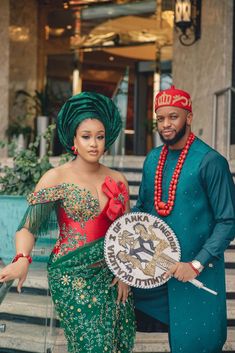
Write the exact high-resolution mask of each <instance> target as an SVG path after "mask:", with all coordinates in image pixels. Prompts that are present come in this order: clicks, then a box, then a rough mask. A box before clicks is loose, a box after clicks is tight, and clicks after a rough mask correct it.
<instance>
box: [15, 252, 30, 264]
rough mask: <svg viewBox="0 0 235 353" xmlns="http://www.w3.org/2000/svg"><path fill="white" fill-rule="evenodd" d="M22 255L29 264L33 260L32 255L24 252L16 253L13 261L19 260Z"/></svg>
mask: <svg viewBox="0 0 235 353" xmlns="http://www.w3.org/2000/svg"><path fill="white" fill-rule="evenodd" d="M20 257H26V259H27V260H28V262H29V264H31V262H32V261H33V260H32V257H31V256H30V255H25V254H23V253H19V254H16V256H15V257H14V259H13V260H12V263H14V262H16V261H18V260H19V258H20Z"/></svg>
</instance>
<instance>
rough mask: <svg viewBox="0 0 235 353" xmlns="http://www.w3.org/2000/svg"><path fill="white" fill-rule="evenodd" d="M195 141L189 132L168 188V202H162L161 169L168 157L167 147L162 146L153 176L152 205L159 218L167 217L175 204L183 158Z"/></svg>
mask: <svg viewBox="0 0 235 353" xmlns="http://www.w3.org/2000/svg"><path fill="white" fill-rule="evenodd" d="M194 140H195V135H194V134H193V133H192V132H191V133H190V134H189V137H188V139H187V142H186V144H185V146H184V148H183V150H182V151H181V153H180V156H179V159H178V162H177V164H176V167H175V170H174V173H173V176H172V179H171V182H170V186H169V192H168V201H167V202H163V201H162V176H163V169H164V166H165V163H166V158H167V155H168V151H169V148H168V146H166V145H164V146H163V148H162V151H161V154H160V158H159V161H158V166H157V170H156V176H155V191H154V205H155V209H156V211H157V213H158V214H159V215H160V216H163V217H166V216H168V215H169V214H170V213H171V211H172V210H173V207H174V204H175V195H176V188H177V184H178V181H179V176H180V173H181V170H182V167H183V164H184V161H185V158H186V156H187V154H188V151H189V148H190V146H191V145H192V143H193V141H194Z"/></svg>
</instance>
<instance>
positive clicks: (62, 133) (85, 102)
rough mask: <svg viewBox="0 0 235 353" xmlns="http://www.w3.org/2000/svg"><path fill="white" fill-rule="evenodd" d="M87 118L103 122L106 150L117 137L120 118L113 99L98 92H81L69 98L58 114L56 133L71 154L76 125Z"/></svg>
mask: <svg viewBox="0 0 235 353" xmlns="http://www.w3.org/2000/svg"><path fill="white" fill-rule="evenodd" d="M89 118H90V119H98V120H100V121H101V122H102V123H103V125H104V128H105V149H106V150H107V149H108V148H109V147H110V146H111V145H112V144H113V143H114V141H115V140H116V138H117V137H118V135H119V132H120V131H121V128H122V120H121V117H120V114H119V112H118V109H117V107H116V106H115V104H114V103H113V101H112V100H111V99H110V98H108V97H105V96H103V95H102V94H99V93H93V92H82V93H79V94H77V95H75V96H72V97H71V98H69V99H68V100H67V101H66V102H65V104H64V105H63V107H62V108H61V110H60V111H59V114H58V119H57V128H58V135H59V139H60V142H61V143H62V145H63V146H64V148H65V149H66V151H67V152H69V153H71V154H73V151H72V150H71V148H72V146H73V144H74V136H75V134H76V130H77V127H78V125H79V124H80V123H81V122H82V121H83V120H85V119H89Z"/></svg>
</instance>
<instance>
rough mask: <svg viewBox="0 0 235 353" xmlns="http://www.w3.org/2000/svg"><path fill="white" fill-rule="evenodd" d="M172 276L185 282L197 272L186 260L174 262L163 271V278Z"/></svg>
mask: <svg viewBox="0 0 235 353" xmlns="http://www.w3.org/2000/svg"><path fill="white" fill-rule="evenodd" d="M172 276H173V277H175V278H176V279H178V281H181V282H187V281H191V280H192V279H194V278H195V277H197V274H196V272H195V271H194V270H193V269H192V267H191V266H190V265H189V263H188V262H176V263H175V264H174V265H172V266H171V267H170V268H169V271H167V272H166V273H165V278H168V277H172Z"/></svg>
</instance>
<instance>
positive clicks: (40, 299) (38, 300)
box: [0, 293, 235, 321]
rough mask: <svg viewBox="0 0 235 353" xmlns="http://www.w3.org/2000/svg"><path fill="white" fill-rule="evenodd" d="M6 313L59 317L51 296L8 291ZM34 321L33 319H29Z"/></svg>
mask: <svg viewBox="0 0 235 353" xmlns="http://www.w3.org/2000/svg"><path fill="white" fill-rule="evenodd" d="M3 313H4V314H8V315H9V316H10V315H17V316H24V317H25V320H26V321H27V317H29V318H32V317H35V318H44V319H45V318H48V317H53V318H57V317H56V314H55V313H54V310H53V304H52V300H51V297H50V296H46V295H45V296H42V295H32V294H24V293H21V294H18V293H8V295H7V296H6V298H5V300H4V301H3V303H2V304H1V306H0V320H1V316H2V315H3ZM227 316H228V319H231V320H232V319H233V320H235V301H234V300H232V299H228V300H227ZM29 321H32V320H29Z"/></svg>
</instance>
